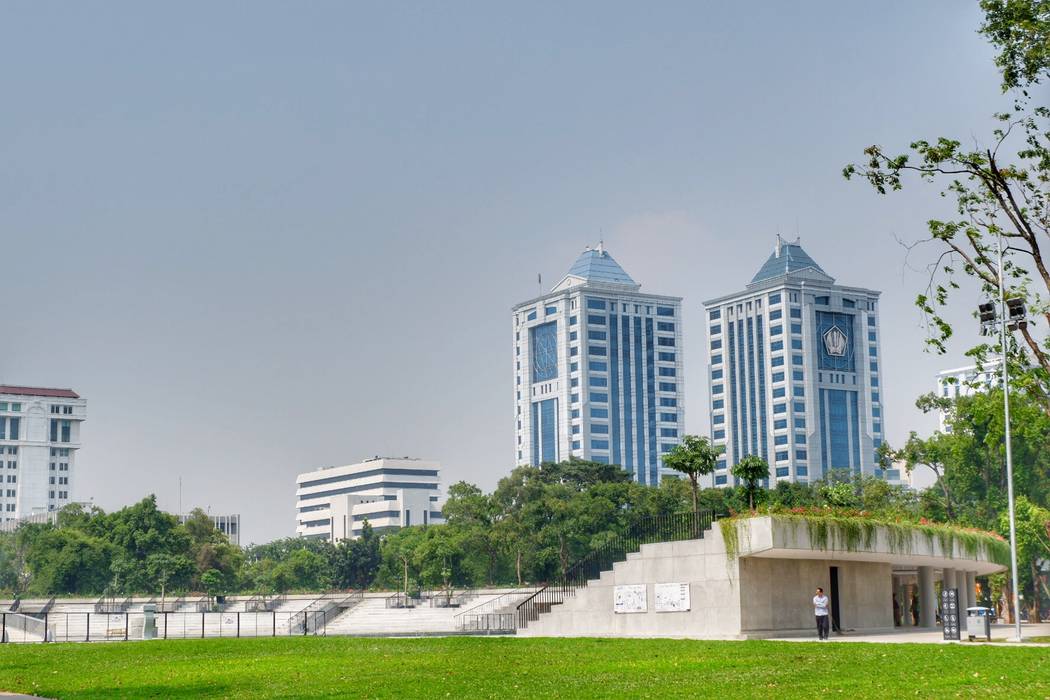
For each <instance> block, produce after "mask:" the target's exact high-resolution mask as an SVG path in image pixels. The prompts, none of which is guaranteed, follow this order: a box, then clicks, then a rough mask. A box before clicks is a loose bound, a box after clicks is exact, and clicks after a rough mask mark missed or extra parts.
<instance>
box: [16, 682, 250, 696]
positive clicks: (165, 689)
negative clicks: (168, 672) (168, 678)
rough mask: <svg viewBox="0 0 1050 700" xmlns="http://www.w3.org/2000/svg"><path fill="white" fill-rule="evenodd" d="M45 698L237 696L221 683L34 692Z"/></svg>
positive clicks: (39, 690)
mask: <svg viewBox="0 0 1050 700" xmlns="http://www.w3.org/2000/svg"><path fill="white" fill-rule="evenodd" d="M33 692H35V693H36V694H37V695H39V696H41V697H45V698H62V700H66V698H77V699H78V700H81V699H83V698H90V699H94V698H226V697H230V696H234V695H237V692H236V689H235V688H234V687H233V686H231V685H229V684H223V683H185V684H163V685H160V684H142V685H136V684H127V685H112V686H106V685H99V686H96V687H93V688H88V689H84V690H61V691H54V692H49V691H48V690H47V689H46V688H39V689H37V690H35V691H33Z"/></svg>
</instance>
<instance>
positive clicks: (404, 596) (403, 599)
mask: <svg viewBox="0 0 1050 700" xmlns="http://www.w3.org/2000/svg"><path fill="white" fill-rule="evenodd" d="M418 600H422V596H419V595H413V594H411V593H402V592H401V591H398V592H397V593H395V594H393V595H390V596H387V597H386V607H388V608H414V607H416V606H415V604H414V603H413V604H412V605H409V603H410V602H413V601H418Z"/></svg>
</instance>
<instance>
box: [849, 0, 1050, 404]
mask: <svg viewBox="0 0 1050 700" xmlns="http://www.w3.org/2000/svg"><path fill="white" fill-rule="evenodd" d="M981 7H982V9H983V10H984V12H985V21H984V24H983V25H982V26H981V28H980V31H981V33H983V34H984V35H985V36H986V37H987V38H988V39H989V40H990V41H991V42H992V44H993V45H994V46H995V47H996V48H997V49H998V51H999V53H998V56H997V58H996V64H997V65H999V67H1000V68H1001V69H1002V71H1003V90H1004V92H1005V91H1009V90H1013V91H1014V92H1015V100H1014V105H1013V109H1012V110H1011V111H1010V112H1007V113H1002V114H998V115H996V116H997V118H998V120H999V122H1000V126H999V127H998V128H997V129H996V130H994V132H993V136H992V139H991V145H990V146H987V147H979V146H974V147H963V145H962V142H961V141H960V140H956V139H951V138H945V137H940V138H937V139H936V140H934V141H929V140H917V141H915V142H913V143H912V144H911V151H912V154H911V155H909V154H901V155H891V154H889V153H887V151H886V150H885V149H883V148H882V147H881V146H878V145H873V146H869V147H868V148H866V149H865V150H864V154H865V158H866V161H865V162H863V163H860V164H856V163H854V164H850V165H847V166H846V167H845V168H844V169H843V175H844V176H845V177H846V178H847V179H850V178H852V177H854V176H860V177H862V178H864V179H866V180H867V181H868V182H869V183H870V184H871V186H872V187H874V189H875V190H876V191H877V192H878V193H879V194H883V195H884V194H886V193H887V192H888V191H894V190H900V189H902V187H903V186H904V182H905V179H906V178H907V177H908V176H909V175H911V176H914V177H916V178H917V179H919V180H922V181H925V182H928V183H941V184H940V186H941V187H942V191H941V195H942V196H945V197H952V198H954V200H955V206H956V212H957V215H958V216H956V217H954V218H951V219H946V220H942V219H931V220H930V221H928V222H927V229H928V233H929V237H928V238H927V239H925V240H924V241H920V243H930V244H932V246H933V247H934V249H935V251H934V255H933V256H932V258H931V262H930V264H929V266H928V272H929V279H928V282H927V286H926V289H925V290H924V291H923V292H922V293H921V294H919V295H918V297H917V299H916V305H917V306H918V307H919V309H920V310H921V311H922V313H923V314H924V316H925V318H926V320H927V324H928V329H929V331H930V334H929V337H928V338H927V344H928V347H929V348H930V349H933V350H935V351H936V352H938V353H944V352H945V351H946V343H947V342H948V340H949V338H951V336H952V334H953V329H952V327H951V325H950V324H949V323H948V321H946V320H945V318H944V317H943V315H942V310H943V308H944V307H946V306H948V304H949V301H950V298H951V295H952V292H953V291H955V290H958V289H960V288H961V282H962V281H964V280H969V281H971V282H973V283H975V284H976V286H977V287H978V289H979V290H980V291H981V292H982V293H983V294H984V295H986V296H987V297H989V298H992V299H995V300H998V296H999V295H998V286H999V280H1000V278H1001V279H1002V281H1003V286H1004V288H1005V295H1006V297H1007V298H1010V299H1013V298H1018V299H1023V300H1025V301H1026V302H1027V305H1028V308H1029V309H1030V310H1031V311H1032V321H1033V323H1030V324H1027V325H1025V324H1014V325H1013V326H1012V327H1011V335H1010V338H1009V340H1008V342H1007V347H1006V348H1005V351H1006V353H1007V355H1008V358H1009V360H1008V361H1009V363H1010V365H1011V369H1012V371H1013V373H1014V375H1015V377H1016V382H1017V384H1018V386H1019V387H1026V388H1028V390H1029V391H1031V392H1032V394H1033V396H1035V397H1036V398H1038V399H1039V400H1040V401H1041V403H1042V406H1043V410H1044V411H1046V412H1047V413H1050V336H1046V335H1044V336H1043V337H1042V339H1040V336H1039V334H1038V333H1037V331H1036V330H1035V328H1034V326H1035V323H1034V322H1035V321H1037V320H1039V319H1040V318H1041V319H1042V320H1043V322H1045V323H1047V324H1050V305H1047V304H1046V302H1045V300H1046V297H1047V296H1048V295H1050V269H1048V265H1050V261H1048V260H1047V258H1046V251H1045V250H1044V249H1043V246H1044V244H1045V242H1046V240H1047V237H1048V236H1050V192H1048V185H1050V128H1048V127H1050V109H1047V107H1046V106H1045V105H1035V106H1033V105H1032V104H1031V100H1030V97H1029V94H1028V92H1027V91H1026V90H1027V88H1029V87H1031V86H1032V85H1034V84H1037V83H1039V82H1040V81H1041V80H1043V79H1045V78H1047V77H1048V76H1050V48H1048V47H1050V41H1048V40H1047V37H1048V36H1050V2H1048V1H1047V0H982V2H981ZM1041 94H1043V95H1045V91H1044V92H1043V93H1041ZM1014 142H1019V143H1017V146H1016V150H1015V155H1014V156H1013V157H1008V156H1006V155H1005V153H1004V152H1005V150H1006V149H1007V148H1008V147H1011V144H1013V143H1014ZM912 156H914V157H915V160H912ZM1000 238H1001V239H1002V241H1003V245H1004V247H1005V252H1004V256H1003V264H1002V269H1001V270H1000V266H999V264H998V260H997V257H998V256H997V241H998V240H1000ZM916 245H918V243H915V244H911V245H909V250H911V249H912V248H914V247H915V246H916ZM1040 289H1042V290H1043V291H1042V292H1040V291H1039V290H1040ZM971 298H972V297H971V296H969V295H967V296H966V300H967V301H966V303H970V299H971ZM1002 350H1003V349H1002V348H1000V347H998V346H996V345H995V344H993V345H988V344H980V345H978V346H976V347H974V348H972V349H971V350H970V351H969V353H968V354H970V355H972V356H973V357H975V358H977V359H978V360H981V359H983V358H984V357H985V356H986V355H987V354H988V353H989V352H992V351H1002Z"/></svg>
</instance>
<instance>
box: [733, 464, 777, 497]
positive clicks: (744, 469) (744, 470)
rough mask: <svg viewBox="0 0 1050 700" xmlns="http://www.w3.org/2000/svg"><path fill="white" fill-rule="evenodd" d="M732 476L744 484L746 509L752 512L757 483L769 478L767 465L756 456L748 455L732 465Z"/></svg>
mask: <svg viewBox="0 0 1050 700" xmlns="http://www.w3.org/2000/svg"><path fill="white" fill-rule="evenodd" d="M733 476H735V477H736V478H738V479H740V480H741V481H743V482H744V488H745V490H746V491H747V504H748V508H750V509H751V510H754V509H755V494H756V493H757V492H758V482H760V481H762V480H763V479H768V478H769V465H768V464H767V463H766V460H764V459H762V458H761V457H759V456H758V455H748V456H746V457H744V458H743V459H742V460H740V461H739V462H737V463H736V464H734V465H733Z"/></svg>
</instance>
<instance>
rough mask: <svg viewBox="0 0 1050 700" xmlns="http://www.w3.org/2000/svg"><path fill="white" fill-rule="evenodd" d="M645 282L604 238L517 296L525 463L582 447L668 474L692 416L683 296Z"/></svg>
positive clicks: (518, 407)
mask: <svg viewBox="0 0 1050 700" xmlns="http://www.w3.org/2000/svg"><path fill="white" fill-rule="evenodd" d="M640 289H641V285H639V284H638V283H637V282H635V281H634V280H633V279H631V276H630V275H628V274H627V273H626V272H625V271H624V269H623V268H622V267H620V265H619V264H618V263H617V262H616V261H615V260H614V259H613V257H612V256H611V255H610V254H609V253H608V251H606V250H605V248H604V246H603V245H601V244H599V245H598V247H597V248H594V249H591V248H588V249H586V250H585V251H583V253H582V254H581V255H580V257H579V258H578V259H577V260H576V262H575V263H574V264H573V265H572V267H571V268H570V269H569V272H568V274H566V275H565V277H563V278H562V279H561V281H560V282H558V284H556V285H555V286H554V288H553V289H551V291H550V292H549V293H547V294H544V295H542V296H540V297H536V298H534V299H530V300H529V301H525V302H522V303H520V304H518V305H516V306H514V308H513V309H512V332H513V334H514V358H513V361H514V407H515V408H514V421H515V430H514V434H515V444H514V455H515V458H516V462H517V464H531V465H533V466H536V465H539V464H541V463H543V462H560V461H563V460H567V459H569V458H570V457H578V458H580V459H586V460H592V461H595V462H604V463H607V464H618V465H620V466H622V467H623V468H624V469H626V470H627V471H628V472H629V473H630V474H631V476H632V478H634V479H635V480H636V481H638V482H640V483H643V484H656V483H659V479H660V470H661V466H662V455H663V454H664V453H666V452H668V451H670V450H671V449H673V448H674V446H675V445H677V444H678V443H679V442H680V441H681V438H682V431H683V430H684V425H685V424H684V408H685V407H684V402H683V385H682V381H683V371H682V366H683V365H682V324H681V305H682V299H681V297H670V296H660V295H656V294H647V293H642V292H641V291H639V290H640Z"/></svg>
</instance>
